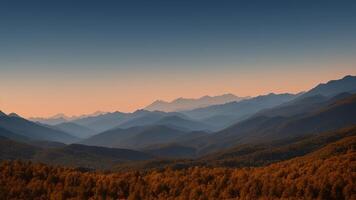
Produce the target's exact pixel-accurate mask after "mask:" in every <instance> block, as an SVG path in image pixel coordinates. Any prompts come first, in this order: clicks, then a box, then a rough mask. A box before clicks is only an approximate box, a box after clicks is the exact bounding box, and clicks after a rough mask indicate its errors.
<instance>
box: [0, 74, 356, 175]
mask: <svg viewBox="0 0 356 200" xmlns="http://www.w3.org/2000/svg"><path fill="white" fill-rule="evenodd" d="M355 93H356V77H355V76H346V77H344V78H342V79H340V80H333V81H329V82H327V83H323V84H319V85H317V86H315V87H314V88H312V89H310V90H309V91H306V92H303V93H299V94H288V93H285V94H274V93H271V94H267V95H261V96H257V97H251V98H248V99H244V100H240V101H238V102H237V101H233V102H229V103H222V104H218V105H210V106H206V107H202V108H197V109H192V110H182V111H175V112H163V111H149V110H137V111H135V112H132V113H123V112H112V113H98V115H94V116H82V117H80V118H75V119H68V118H67V119H66V121H65V122H62V123H58V124H55V125H53V124H52V123H49V124H45V123H40V122H33V121H29V120H27V119H24V118H22V117H21V116H19V115H17V114H16V113H10V114H8V115H7V114H5V113H4V112H1V111H0V138H1V141H2V150H1V151H0V152H1V155H0V156H1V158H2V159H16V158H21V159H28V160H33V161H41V162H42V161H43V162H46V163H52V164H64V165H69V166H84V167H93V168H96V167H98V168H106V167H109V166H110V167H111V166H113V165H116V164H118V163H120V165H122V167H123V168H124V167H125V166H126V165H128V166H130V165H131V164H133V165H136V164H137V165H141V166H147V165H146V164H148V165H151V166H156V164H155V163H160V162H161V163H162V162H164V163H171V161H170V159H185V158H187V159H192V160H193V161H189V162H188V163H189V165H191V164H194V165H195V164H198V165H202V163H203V164H204V163H205V164H206V163H207V162H211V163H215V164H216V163H219V164H218V165H221V166H228V165H232V166H242V165H243V166H251V165H252V164H248V162H245V161H244V158H248V159H250V161H251V162H252V163H253V164H258V163H260V162H259V161H258V159H259V158H262V157H263V156H265V158H266V159H264V160H265V162H263V163H270V162H273V158H275V156H277V157H278V158H282V159H284V157H283V155H282V154H281V153H279V154H278V152H279V151H282V150H283V151H282V152H286V153H285V155H289V156H285V158H291V157H293V156H297V155H302V154H303V152H304V150H296V148H295V147H294V146H295V145H297V144H298V145H299V144H300V143H298V142H300V141H303V142H302V143H303V144H311V143H310V142H312V143H313V142H314V143H313V145H316V144H315V141H316V140H317V139H315V138H319V139H320V137H322V138H323V136H321V135H322V134H324V133H325V132H326V133H331V132H335V131H336V132H338V130H346V129H345V128H347V127H353V126H355V125H356V118H355V116H356V94H355ZM313 138H314V139H313ZM331 138H334V136H333V137H331ZM329 139H330V138H329ZM329 139H327V140H326V141H325V143H327V142H328V141H329ZM330 141H331V139H330ZM333 141H334V140H333ZM292 143H293V145H294V146H293V145H292ZM294 143H295V144H294ZM6 144H9V145H8V147H7V146H6ZM290 145H292V147H291V146H290ZM298 145H297V146H298ZM287 146H288V147H287ZM302 146H303V145H302ZM10 147H11V148H10ZM269 148H276V150H273V151H271V152H270V151H269ZM298 148H299V147H298ZM307 148H308V146H303V148H302V149H307ZM277 149H279V150H277ZM312 150H315V149H313V148H312V149H309V150H305V151H309V152H310V151H312ZM26 151H27V152H28V153H26ZM243 152H250V153H249V154H248V155H247V154H244V156H242V157H241V155H242V154H241V153H243ZM115 153H117V155H113V154H115ZM5 154H6V155H5ZM126 155H127V157H125V156H126ZM238 156H240V157H239V158H238V159H237V157H238ZM136 158H137V159H136ZM267 158H268V159H267ZM157 159H158V160H157ZM167 159H168V160H167ZM231 159H232V160H231ZM98 160H99V161H100V162H101V163H95V162H96V161H98ZM277 160H278V159H277ZM174 162H176V161H174ZM144 163H146V164H144ZM186 164H187V160H184V162H183V166H185V165H186ZM215 164H214V165H215Z"/></svg>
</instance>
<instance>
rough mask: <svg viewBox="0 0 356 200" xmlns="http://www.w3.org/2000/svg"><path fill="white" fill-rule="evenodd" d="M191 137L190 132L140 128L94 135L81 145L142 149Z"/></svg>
mask: <svg viewBox="0 0 356 200" xmlns="http://www.w3.org/2000/svg"><path fill="white" fill-rule="evenodd" d="M189 135H190V134H189V133H188V132H184V131H181V130H177V129H173V128H170V127H167V126H161V125H155V126H139V127H131V128H128V129H112V130H109V131H106V132H103V133H100V134H97V135H94V136H93V137H90V138H88V139H86V140H83V141H81V143H82V144H86V145H95V146H106V147H120V148H134V149H140V148H143V147H145V146H150V145H154V144H161V143H170V142H173V141H175V140H176V139H180V138H181V137H184V136H187V137H189Z"/></svg>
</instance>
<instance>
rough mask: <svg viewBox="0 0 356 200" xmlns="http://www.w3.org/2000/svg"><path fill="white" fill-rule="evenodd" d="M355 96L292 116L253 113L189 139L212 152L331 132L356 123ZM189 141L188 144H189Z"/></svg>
mask: <svg viewBox="0 0 356 200" xmlns="http://www.w3.org/2000/svg"><path fill="white" fill-rule="evenodd" d="M354 116H356V95H352V96H349V97H346V98H344V99H341V100H336V101H334V102H333V103H331V102H329V104H328V105H326V106H323V107H322V108H318V109H316V110H313V111H312V112H308V113H304V114H300V115H293V116H272V117H268V116H254V117H251V118H249V119H247V120H244V121H242V122H239V123H237V124H235V125H233V126H231V127H229V128H227V129H224V130H222V131H220V132H217V133H214V134H211V135H207V136H203V137H201V138H197V139H194V140H192V141H190V142H189V144H190V145H191V146H193V147H194V146H196V147H198V146H199V148H200V153H206V152H212V151H216V150H219V149H224V148H228V147H231V146H233V145H236V144H246V143H254V142H261V141H265V140H269V141H272V140H277V139H282V138H293V137H298V136H300V135H307V134H313V133H318V132H324V131H332V130H336V129H339V128H343V127H345V126H350V125H354V124H356V118H355V117H354ZM186 144H187V143H186Z"/></svg>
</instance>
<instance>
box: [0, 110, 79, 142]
mask: <svg viewBox="0 0 356 200" xmlns="http://www.w3.org/2000/svg"><path fill="white" fill-rule="evenodd" d="M0 128H3V129H6V130H8V131H10V132H13V133H15V134H17V135H21V136H24V137H26V138H28V139H29V140H49V141H57V142H63V143H71V142H74V141H77V140H78V138H76V137H74V136H72V135H70V134H68V133H65V132H63V131H59V130H56V129H51V128H49V127H47V126H42V125H40V124H36V123H34V122H31V121H28V120H26V119H24V118H21V117H14V116H2V117H0Z"/></svg>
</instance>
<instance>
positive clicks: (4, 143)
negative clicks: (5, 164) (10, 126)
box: [0, 136, 40, 160]
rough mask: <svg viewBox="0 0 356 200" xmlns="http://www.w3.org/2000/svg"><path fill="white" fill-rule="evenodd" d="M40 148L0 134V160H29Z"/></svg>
mask: <svg viewBox="0 0 356 200" xmlns="http://www.w3.org/2000/svg"><path fill="white" fill-rule="evenodd" d="M39 150H40V148H37V147H34V146H32V145H29V144H26V143H21V142H16V141H14V140H11V139H8V138H6V137H2V136H0V160H16V159H22V160H30V159H32V158H33V157H34V156H35V154H36V153H37V152H38V151H39Z"/></svg>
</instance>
